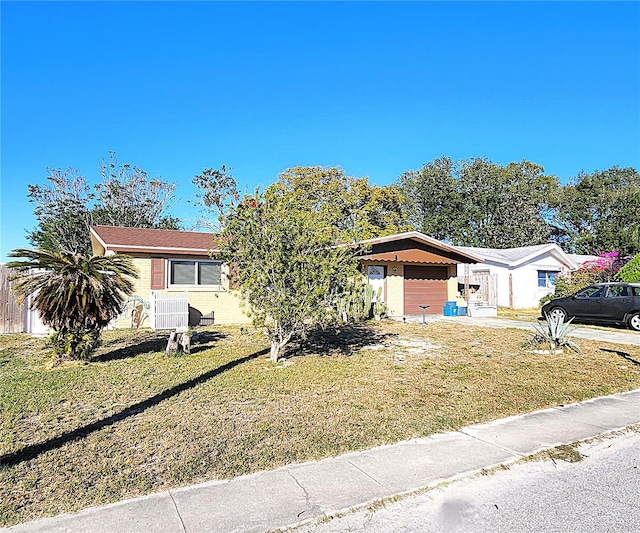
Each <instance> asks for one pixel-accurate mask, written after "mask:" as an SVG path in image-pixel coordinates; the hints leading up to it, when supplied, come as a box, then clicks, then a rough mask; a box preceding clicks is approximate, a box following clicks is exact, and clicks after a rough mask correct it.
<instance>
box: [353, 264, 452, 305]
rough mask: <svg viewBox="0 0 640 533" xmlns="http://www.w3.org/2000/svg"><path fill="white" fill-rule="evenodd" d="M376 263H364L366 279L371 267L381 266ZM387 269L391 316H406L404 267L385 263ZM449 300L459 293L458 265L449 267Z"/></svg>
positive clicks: (387, 294)
mask: <svg viewBox="0 0 640 533" xmlns="http://www.w3.org/2000/svg"><path fill="white" fill-rule="evenodd" d="M380 264H381V263H376V262H374V261H363V262H362V266H363V269H362V270H363V273H364V275H365V277H366V273H367V267H368V266H369V265H380ZM384 266H385V267H386V269H387V274H386V278H385V282H386V284H385V288H386V291H385V295H386V296H385V301H386V302H387V307H388V309H389V316H391V317H401V316H403V315H404V265H403V264H402V263H384ZM447 275H448V276H449V279H448V280H447V300H456V296H457V293H458V278H457V268H456V265H450V266H448V267H447Z"/></svg>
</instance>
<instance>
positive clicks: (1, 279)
mask: <svg viewBox="0 0 640 533" xmlns="http://www.w3.org/2000/svg"><path fill="white" fill-rule="evenodd" d="M10 276H11V270H10V269H8V268H7V267H6V266H4V265H0V304H1V305H2V308H1V309H0V333H22V332H23V331H24V316H25V312H26V304H25V303H23V304H18V302H17V301H16V297H15V295H14V294H13V293H12V292H11V282H10V281H9V277H10Z"/></svg>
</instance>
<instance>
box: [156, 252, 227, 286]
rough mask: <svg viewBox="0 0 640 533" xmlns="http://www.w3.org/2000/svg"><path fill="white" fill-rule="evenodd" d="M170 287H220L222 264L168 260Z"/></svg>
mask: <svg viewBox="0 0 640 533" xmlns="http://www.w3.org/2000/svg"><path fill="white" fill-rule="evenodd" d="M169 284H170V285H204V286H218V287H219V286H221V285H222V262H221V261H207V260H197V261H189V260H185V259H169Z"/></svg>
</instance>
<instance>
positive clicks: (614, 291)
mask: <svg viewBox="0 0 640 533" xmlns="http://www.w3.org/2000/svg"><path fill="white" fill-rule="evenodd" d="M616 296H618V297H619V296H628V293H627V287H626V285H612V286H611V287H609V290H608V291H607V297H609V298H615V297H616Z"/></svg>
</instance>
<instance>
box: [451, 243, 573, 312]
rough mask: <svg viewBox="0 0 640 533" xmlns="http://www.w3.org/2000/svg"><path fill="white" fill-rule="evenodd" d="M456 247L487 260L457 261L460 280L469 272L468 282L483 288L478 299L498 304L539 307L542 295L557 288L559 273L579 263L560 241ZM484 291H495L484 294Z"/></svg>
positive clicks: (519, 307)
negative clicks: (504, 247) (556, 242)
mask: <svg viewBox="0 0 640 533" xmlns="http://www.w3.org/2000/svg"><path fill="white" fill-rule="evenodd" d="M456 248H457V249H458V250H460V251H461V252H464V253H467V254H470V255H474V256H476V257H480V258H482V259H483V260H484V262H483V263H476V264H471V265H468V266H466V265H458V283H459V284H464V283H465V277H466V276H469V277H468V280H467V283H469V285H471V286H479V287H480V289H481V290H480V294H479V299H481V300H484V301H487V302H495V303H496V304H497V305H498V307H510V308H513V309H526V308H532V307H538V306H539V305H540V298H542V297H543V296H546V295H548V294H553V292H554V291H555V281H556V276H558V274H560V273H561V272H571V271H574V270H576V269H577V268H578V266H579V265H578V264H577V263H576V262H575V260H574V259H573V258H572V257H571V255H569V254H566V253H565V252H563V251H562V249H561V248H560V247H559V246H558V245H557V244H539V245H536V246H523V247H521V248H506V249H502V250H499V249H492V248H474V247H468V246H456ZM487 280H490V282H489V283H488V282H487ZM482 291H484V292H488V291H490V292H491V293H492V294H482Z"/></svg>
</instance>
